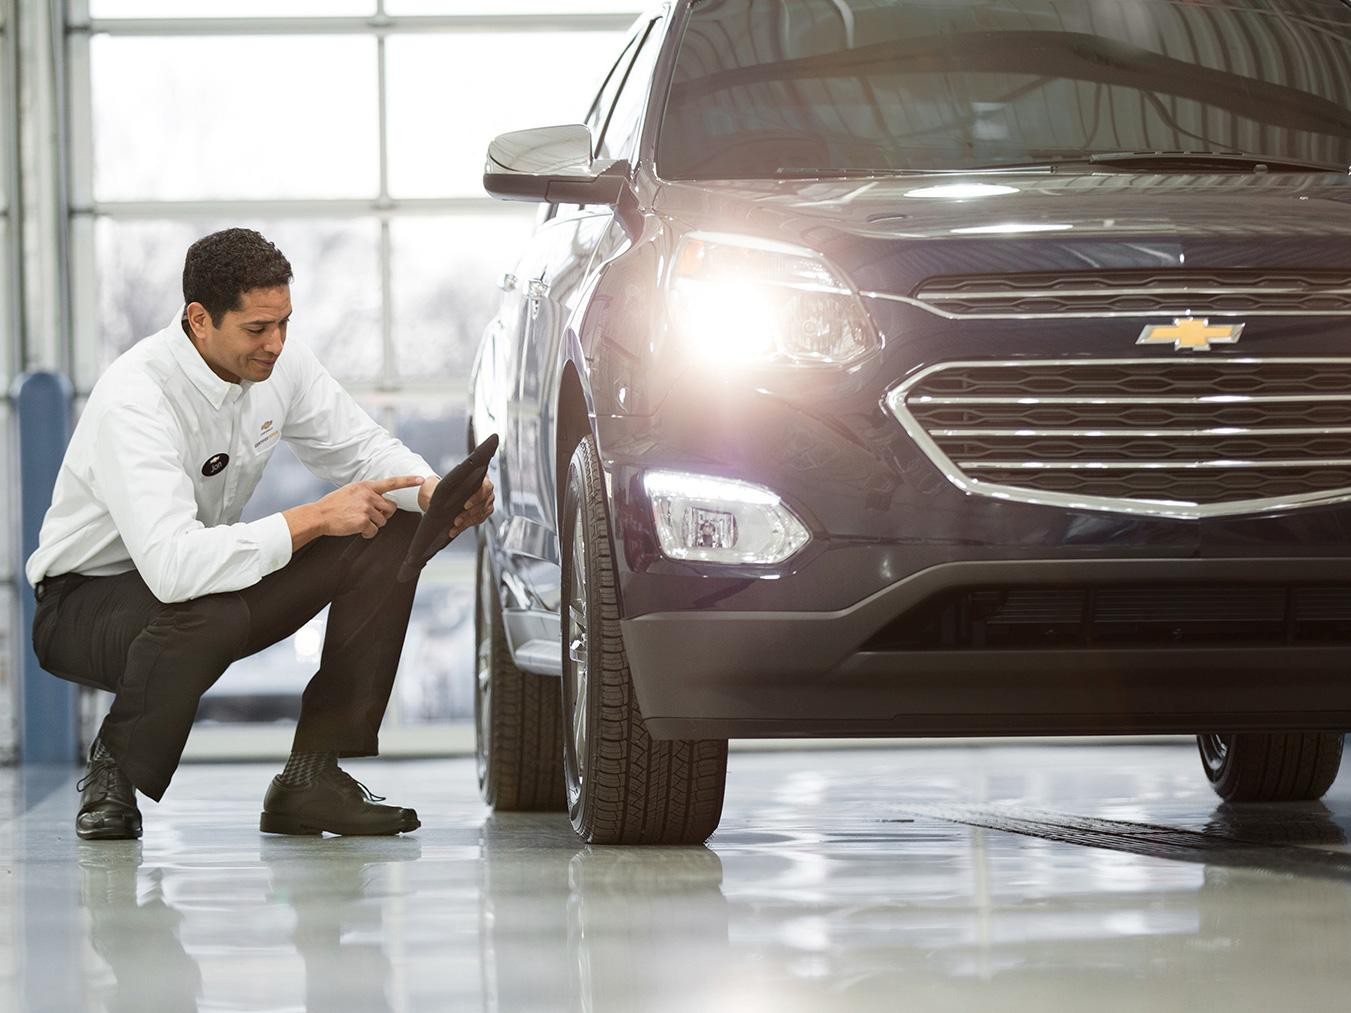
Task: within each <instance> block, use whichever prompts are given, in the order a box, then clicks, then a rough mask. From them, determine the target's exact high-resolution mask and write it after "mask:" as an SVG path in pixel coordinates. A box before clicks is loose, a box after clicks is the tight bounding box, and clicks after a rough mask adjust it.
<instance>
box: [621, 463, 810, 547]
mask: <svg viewBox="0 0 1351 1013" xmlns="http://www.w3.org/2000/svg"><path fill="white" fill-rule="evenodd" d="M643 486H644V487H645V488H646V489H647V495H648V498H650V499H651V501H652V516H653V519H654V520H655V521H656V525H657V537H658V539H660V541H661V551H662V552H664V553H665V554H666V555H667V556H669V557H670V558H672V559H693V560H699V561H701V562H706V563H751V564H761V565H763V564H769V563H781V562H783V561H784V560H785V559H787V558H788V557H789V556H791V555H792V554H793V553H795V552H797V550H798V549H800V548H802V546H804V545H806V544H807V540H808V539H809V538H810V537H811V536H810V535H809V534H808V532H807V528H806V526H805V525H803V523H802V522H801V521H800V520H798V519H797V517H796V516H795V515H794V514H793V512H792V511H791V510H789V509H788V508H787V507H786V506H784V505H783V503H782V502H781V501H780V500H779V497H778V496H776V495H775V494H774V493H773V492H771V491H770V490H768V489H766V488H764V486H759V485H752V484H751V483H749V482H738V481H736V480H735V479H730V478H711V477H709V476H707V475H687V474H684V473H682V472H676V471H649V472H647V474H645V475H644V476H643Z"/></svg>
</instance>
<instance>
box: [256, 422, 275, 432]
mask: <svg viewBox="0 0 1351 1013" xmlns="http://www.w3.org/2000/svg"><path fill="white" fill-rule="evenodd" d="M271 428H272V420H271V419H268V420H267V421H266V422H264V423H263V428H262V429H261V430H259V432H264V433H265V432H267V431H268V430H269V429H271Z"/></svg>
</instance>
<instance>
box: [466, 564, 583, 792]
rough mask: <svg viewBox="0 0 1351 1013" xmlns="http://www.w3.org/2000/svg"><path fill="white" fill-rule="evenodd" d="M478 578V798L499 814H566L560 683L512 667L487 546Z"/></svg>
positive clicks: (475, 635) (475, 687)
mask: <svg viewBox="0 0 1351 1013" xmlns="http://www.w3.org/2000/svg"><path fill="white" fill-rule="evenodd" d="M477 571H478V586H477V594H476V595H475V607H474V641H475V643H476V644H477V645H478V655H477V663H476V665H475V670H476V671H475V685H474V743H475V750H474V752H475V756H476V759H477V765H478V787H479V794H480V795H482V796H483V801H485V802H487V803H488V805H490V806H492V807H493V808H494V809H495V810H497V811H498V812H518V811H536V812H540V811H544V812H561V811H562V810H563V809H564V808H566V806H565V802H564V794H563V742H562V733H563V727H562V723H561V722H560V720H559V712H560V709H561V706H562V705H561V704H560V703H559V698H560V694H559V682H560V680H559V679H556V678H554V677H553V676H549V675H534V674H533V673H530V672H522V671H521V670H520V669H519V668H517V667H516V666H515V665H514V664H513V663H512V660H511V649H510V648H509V647H508V646H507V635H506V630H505V628H504V626H503V623H502V607H501V604H500V603H499V601H498V597H497V586H496V584H495V582H494V580H493V574H492V567H491V565H489V562H488V554H487V551H486V549H485V547H484V544H483V540H482V539H481V538H480V539H479V545H478V567H477Z"/></svg>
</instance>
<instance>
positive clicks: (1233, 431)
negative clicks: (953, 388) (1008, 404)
mask: <svg viewBox="0 0 1351 1013" xmlns="http://www.w3.org/2000/svg"><path fill="white" fill-rule="evenodd" d="M1330 433H1331V434H1341V433H1351V426H1328V427H1327V428H1322V429H1320V428H1317V427H1305V428H1298V429H1294V428H1288V427H1287V428H1271V429H1245V428H1242V427H1240V426H1214V427H1211V428H1209V429H1104V428H1098V427H1094V428H1092V429H930V430H929V434H930V435H931V436H938V437H962V436H1022V437H1031V438H1038V437H1054V436H1128V437H1129V436H1135V437H1140V436H1144V437H1148V438H1150V439H1158V438H1162V437H1166V436H1313V435H1317V436H1322V435H1326V434H1330Z"/></svg>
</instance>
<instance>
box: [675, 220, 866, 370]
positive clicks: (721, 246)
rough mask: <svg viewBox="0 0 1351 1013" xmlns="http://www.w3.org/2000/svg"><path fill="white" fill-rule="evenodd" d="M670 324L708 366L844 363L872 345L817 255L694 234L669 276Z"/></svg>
mask: <svg viewBox="0 0 1351 1013" xmlns="http://www.w3.org/2000/svg"><path fill="white" fill-rule="evenodd" d="M670 306H671V318H672V323H673V325H674V327H675V329H676V331H677V333H678V334H679V336H680V339H681V340H682V341H683V342H685V343H686V344H687V345H688V346H689V347H690V348H692V349H694V350H695V351H696V353H697V354H699V356H700V357H701V358H702V359H704V360H706V361H708V362H709V364H710V365H714V366H717V365H738V364H747V363H757V362H762V363H772V362H777V363H780V364H786V365H791V366H839V365H847V364H849V363H851V362H854V361H855V360H857V359H859V358H861V357H862V356H864V355H866V354H868V352H870V351H872V350H873V349H874V348H876V347H877V344H878V342H877V337H876V334H875V332H874V331H873V327H872V324H871V323H870V322H869V320H868V317H867V314H866V313H865V312H864V310H863V305H862V303H861V302H860V301H859V298H858V296H857V295H856V294H855V292H854V290H853V289H852V288H851V287H850V286H849V284H848V283H847V282H845V281H844V280H843V279H842V278H840V277H839V275H837V274H836V273H835V271H834V270H833V269H832V268H831V267H830V265H829V264H827V263H826V262H825V261H824V260H823V259H821V257H820V256H819V255H817V254H816V253H814V252H813V251H811V250H807V249H804V248H801V247H796V246H789V245H786V244H783V243H775V242H770V241H765V240H757V239H754V238H753V237H748V236H728V235H721V234H716V233H706V232H693V233H690V234H689V235H688V236H686V237H685V238H684V239H683V240H681V243H680V246H679V248H678V250H677V252H676V257H675V263H674V266H673V268H672V271H671V281H670Z"/></svg>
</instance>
